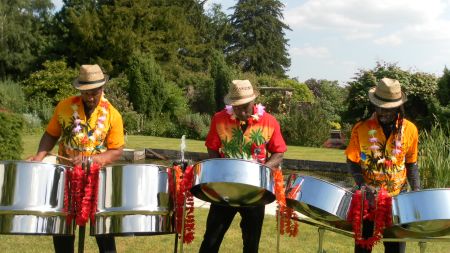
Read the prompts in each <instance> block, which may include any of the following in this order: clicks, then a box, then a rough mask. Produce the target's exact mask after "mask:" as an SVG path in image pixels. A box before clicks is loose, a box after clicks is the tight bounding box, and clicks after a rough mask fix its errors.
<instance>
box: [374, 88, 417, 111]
mask: <svg viewBox="0 0 450 253" xmlns="http://www.w3.org/2000/svg"><path fill="white" fill-rule="evenodd" d="M369 100H370V102H371V103H372V104H373V105H375V106H378V107H381V108H396V107H399V106H401V105H402V104H404V103H405V102H406V101H408V99H407V98H406V94H405V93H404V92H402V98H401V99H400V100H398V101H394V102H387V101H383V100H380V99H378V98H377V97H375V87H373V88H371V89H370V90H369Z"/></svg>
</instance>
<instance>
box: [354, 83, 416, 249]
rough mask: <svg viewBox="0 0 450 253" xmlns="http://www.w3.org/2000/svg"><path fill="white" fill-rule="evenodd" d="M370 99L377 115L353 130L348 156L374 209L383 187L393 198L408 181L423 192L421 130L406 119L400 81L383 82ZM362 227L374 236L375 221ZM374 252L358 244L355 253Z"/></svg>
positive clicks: (389, 245)
mask: <svg viewBox="0 0 450 253" xmlns="http://www.w3.org/2000/svg"><path fill="white" fill-rule="evenodd" d="M369 100H370V102H371V104H372V105H373V106H374V109H375V110H374V111H375V112H374V113H373V114H372V115H371V116H370V118H369V119H366V120H363V121H361V122H358V123H357V124H356V125H355V126H354V127H353V130H352V135H351V138H350V143H349V145H348V147H347V149H346V155H347V163H348V165H349V169H350V172H351V174H352V176H353V178H354V180H355V182H356V184H357V186H358V187H360V188H364V189H365V191H366V194H367V199H368V200H369V202H370V206H371V207H369V208H374V202H375V201H374V196H375V195H376V193H377V191H378V190H380V189H381V188H383V189H385V190H386V191H387V193H388V194H389V195H390V196H395V195H398V194H399V193H400V192H403V191H406V190H407V182H409V185H410V187H411V189H412V190H414V191H416V190H419V189H420V179H419V170H418V166H417V155H418V131H417V128H416V126H415V125H414V124H413V123H412V122H410V121H408V120H407V119H405V118H404V115H405V112H404V108H403V104H404V103H405V102H406V100H407V99H406V95H405V93H403V92H402V90H401V87H400V82H399V81H398V80H394V79H390V78H383V79H381V80H380V81H379V83H378V85H377V86H376V87H373V88H371V89H370V90H369ZM389 211H390V210H389ZM362 224H363V231H362V236H363V238H368V237H371V236H373V233H374V232H373V231H374V221H370V220H364V221H363V222H362ZM361 245H362V244H361ZM384 246H385V252H405V247H406V244H405V243H404V242H385V243H384ZM371 251H372V248H371V247H363V246H360V245H358V244H356V245H355V252H371Z"/></svg>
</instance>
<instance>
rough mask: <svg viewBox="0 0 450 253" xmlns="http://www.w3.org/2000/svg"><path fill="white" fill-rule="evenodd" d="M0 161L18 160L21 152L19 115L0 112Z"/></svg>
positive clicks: (20, 118)
mask: <svg viewBox="0 0 450 253" xmlns="http://www.w3.org/2000/svg"><path fill="white" fill-rule="evenodd" d="M0 122H2V124H0V160H18V159H20V156H21V154H22V152H23V146H22V128H23V119H22V117H21V116H20V115H17V114H13V113H8V112H1V111H0Z"/></svg>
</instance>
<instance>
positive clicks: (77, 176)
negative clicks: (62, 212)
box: [71, 163, 100, 226]
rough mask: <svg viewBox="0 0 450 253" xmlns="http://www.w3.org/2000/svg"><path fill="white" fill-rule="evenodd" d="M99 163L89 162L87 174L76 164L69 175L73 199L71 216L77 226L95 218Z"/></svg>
mask: <svg viewBox="0 0 450 253" xmlns="http://www.w3.org/2000/svg"><path fill="white" fill-rule="evenodd" d="M99 170H100V165H99V164H97V163H93V164H91V167H90V169H89V175H87V173H86V171H84V170H83V169H82V168H81V165H77V166H75V167H74V168H73V172H72V175H71V179H72V180H71V196H72V201H73V209H74V212H73V214H72V215H73V216H74V217H75V221H76V223H77V225H78V226H85V225H86V223H87V221H88V219H89V218H91V222H93V221H94V219H95V212H96V211H97V192H98V173H99Z"/></svg>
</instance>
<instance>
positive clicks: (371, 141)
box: [369, 137, 378, 143]
mask: <svg viewBox="0 0 450 253" xmlns="http://www.w3.org/2000/svg"><path fill="white" fill-rule="evenodd" d="M369 142H370V143H377V142H378V138H377V137H371V138H369Z"/></svg>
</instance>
